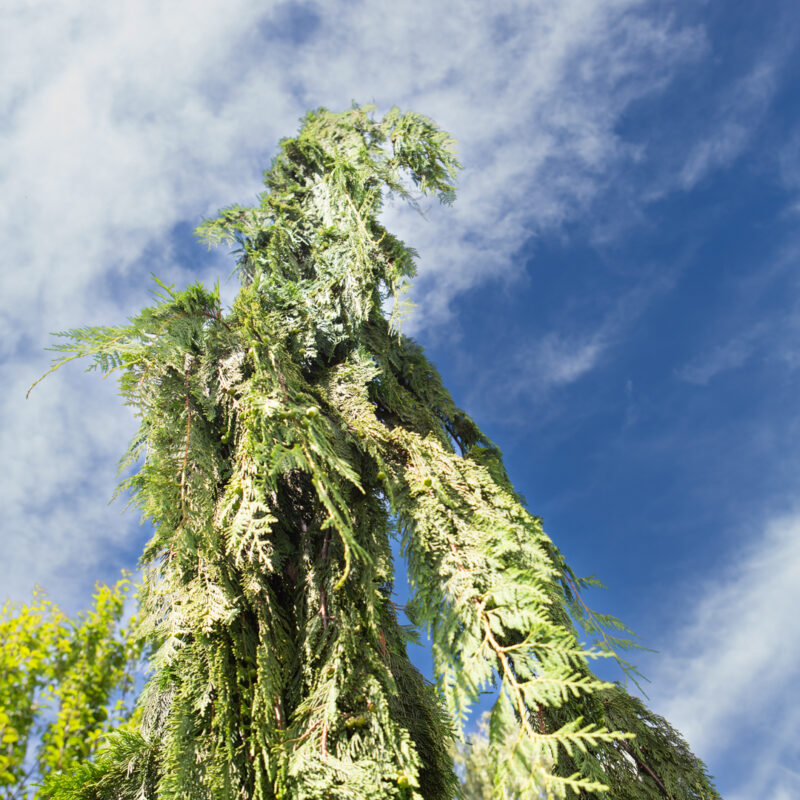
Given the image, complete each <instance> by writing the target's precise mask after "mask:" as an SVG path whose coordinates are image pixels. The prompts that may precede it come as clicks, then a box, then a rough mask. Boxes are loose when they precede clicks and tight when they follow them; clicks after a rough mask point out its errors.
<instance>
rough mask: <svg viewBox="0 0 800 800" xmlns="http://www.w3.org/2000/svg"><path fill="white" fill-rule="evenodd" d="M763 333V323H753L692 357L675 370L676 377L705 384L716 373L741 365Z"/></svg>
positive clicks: (701, 384) (688, 381)
mask: <svg viewBox="0 0 800 800" xmlns="http://www.w3.org/2000/svg"><path fill="white" fill-rule="evenodd" d="M763 333H764V326H763V325H754V326H753V327H752V328H751V329H750V330H748V331H745V332H744V333H742V334H740V335H739V336H735V337H734V338H732V339H730V340H729V341H727V342H725V343H724V344H719V345H716V346H715V347H713V348H712V349H711V350H710V351H709V352H708V353H703V354H701V355H699V356H696V357H695V358H693V359H692V360H691V361H689V362H688V363H687V364H685V365H684V366H683V367H681V368H680V369H679V370H678V371H677V375H678V377H679V378H680V379H681V380H683V381H686V382H687V383H694V384H697V385H698V386H705V385H706V384H707V383H708V382H709V381H710V380H711V379H712V378H714V377H715V376H716V375H719V374H720V373H722V372H726V371H728V370H732V369H737V368H738V367H741V366H742V365H743V364H744V363H745V362H746V361H747V360H748V359H749V358H750V356H751V355H752V354H753V352H754V351H755V349H756V348H757V347H758V345H759V338H760V337H761V336H762V335H763Z"/></svg>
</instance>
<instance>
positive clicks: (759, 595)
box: [653, 513, 800, 798]
mask: <svg viewBox="0 0 800 800" xmlns="http://www.w3.org/2000/svg"><path fill="white" fill-rule="evenodd" d="M692 595H693V596H695V597H697V602H696V603H694V604H693V605H692V606H689V607H688V608H689V609H690V610H689V612H688V613H689V614H690V616H691V620H690V621H687V622H686V624H685V625H684V626H683V627H682V628H679V629H678V630H677V631H675V632H674V633H673V634H672V635H671V636H670V638H669V639H668V640H667V641H666V643H665V644H664V646H663V647H662V652H661V654H660V655H659V658H658V661H657V662H656V663H657V668H656V670H655V672H654V674H653V689H654V694H655V695H656V696H655V698H654V705H655V707H656V708H658V709H660V711H661V712H662V713H664V714H665V716H667V718H668V719H670V720H671V721H672V722H673V723H674V724H675V725H676V726H677V727H678V728H679V729H680V730H681V731H682V732H683V733H684V734H685V735H686V737H687V739H688V740H689V742H690V743H691V744H692V746H693V748H695V749H696V751H697V752H698V753H699V754H701V755H702V756H703V757H704V758H706V759H708V760H709V761H711V762H712V763H713V762H714V761H715V760H719V761H722V760H723V759H725V758H726V757H728V758H730V761H729V762H728V763H733V762H734V759H736V758H737V757H738V758H740V759H741V758H744V759H745V761H744V762H741V763H743V764H747V765H757V767H756V768H755V769H753V770H749V773H750V774H749V776H748V777H747V779H746V780H745V785H743V786H742V787H741V789H740V790H739V793H737V794H735V795H734V796H735V797H736V798H739V797H741V798H745V797H779V796H785V797H790V796H791V797H794V796H796V793H797V790H798V788H800V776H798V775H797V774H793V773H792V772H791V770H789V769H787V767H786V765H787V764H791V763H795V764H798V763H800V747H798V745H797V741H796V736H795V735H794V733H796V731H797V726H798V725H800V712H799V711H798V710H797V709H796V708H795V707H794V705H793V704H790V706H787V703H786V700H787V697H791V696H793V695H794V687H795V686H796V684H797V681H798V679H800V617H798V614H797V609H798V608H800V513H794V514H790V515H788V516H785V517H781V518H777V519H774V520H772V521H770V522H769V523H768V524H766V525H765V527H764V529H763V530H761V531H754V532H753V535H752V536H751V537H749V540H748V541H747V542H746V543H744V544H743V545H742V546H741V547H739V548H738V549H737V550H736V551H735V553H734V556H733V558H732V559H731V562H730V563H729V564H728V567H727V568H726V569H725V570H724V571H723V572H722V573H721V575H720V576H719V577H715V578H710V579H709V580H708V581H707V582H706V584H705V585H704V586H703V587H701V588H700V590H699V591H698V590H697V589H696V588H693V590H692ZM775 725H777V726H778V728H779V729H778V730H776V729H775ZM781 729H782V730H781ZM743 731H748V735H747V737H746V740H743V738H742V736H741V734H742V732H743ZM754 734H755V735H754ZM783 734H785V735H783ZM745 741H746V744H745V743H744V742H745ZM743 746H744V747H746V749H747V752H743V750H742V748H743ZM727 796H729V797H731V795H727Z"/></svg>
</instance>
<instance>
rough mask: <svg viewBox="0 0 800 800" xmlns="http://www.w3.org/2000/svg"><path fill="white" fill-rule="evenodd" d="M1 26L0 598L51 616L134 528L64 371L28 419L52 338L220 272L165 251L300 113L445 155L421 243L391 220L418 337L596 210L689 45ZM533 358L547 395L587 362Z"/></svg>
mask: <svg viewBox="0 0 800 800" xmlns="http://www.w3.org/2000/svg"><path fill="white" fill-rule="evenodd" d="M300 11H303V13H304V14H305V21H303V19H302V18H301V17H302V15H300V16H298V14H300ZM293 15H294V23H292V17H293ZM301 23H302V25H305V26H306V27H305V29H304V30H301V29H300V28H299V27H298V25H300V24H301ZM292 24H294V28H292ZM0 25H2V28H3V30H7V31H11V32H12V33H11V34H10V35H8V36H6V37H5V39H4V45H3V48H2V50H0V72H2V75H3V81H2V85H0V148H2V152H3V156H4V157H3V161H2V165H0V179H1V180H2V182H3V203H2V205H0V251H1V252H2V253H3V262H4V263H3V269H2V271H0V297H2V298H3V314H2V315H1V316H0V359H2V362H1V363H0V373H1V374H0V378H2V381H3V386H4V395H3V399H2V406H3V414H4V426H3V431H2V434H0V445H1V446H2V453H3V458H4V460H5V463H7V464H12V465H14V466H13V468H12V469H10V470H9V472H8V474H7V475H6V476H5V480H4V482H3V486H2V489H1V490H0V491H1V492H2V501H3V503H4V506H3V510H4V520H3V542H4V549H5V553H6V559H5V560H4V562H3V565H2V566H0V587H2V588H1V589H0V594H2V595H5V594H12V595H14V596H19V595H20V594H21V593H23V594H24V590H25V587H26V586H29V585H32V584H33V583H34V582H37V581H38V582H40V583H42V584H44V585H45V586H49V587H51V588H53V589H54V590H55V591H56V592H57V598H56V599H62V600H64V599H69V597H70V591H72V592H73V593H74V592H75V591H80V592H84V593H85V590H86V587H87V585H88V583H90V582H91V577H90V576H93V575H95V574H96V575H98V577H100V576H102V577H106V578H108V579H111V578H113V577H114V576H113V568H112V567H115V566H116V563H117V562H119V561H120V560H122V559H123V556H122V555H120V553H121V552H122V550H124V545H125V537H126V536H129V535H132V534H130V528H131V525H132V520H131V519H130V518H129V519H126V520H120V518H119V516H118V514H117V510H116V509H115V508H112V509H110V510H109V509H106V507H105V500H106V498H107V497H108V495H109V494H110V489H111V483H112V480H113V478H112V477H111V475H112V472H113V466H114V464H115V461H116V456H117V455H118V454H119V453H120V452H121V450H122V449H123V442H124V440H125V439H126V438H127V436H128V433H129V432H130V431H131V428H132V423H131V420H130V418H129V416H128V413H127V412H126V411H124V410H122V409H120V408H119V407H118V405H117V402H116V401H115V400H114V399H113V398H112V397H111V393H110V391H103V392H100V393H98V392H97V388H96V387H97V384H96V383H95V382H94V381H93V380H91V379H86V380H83V381H81V380H79V379H78V377H77V375H76V374H75V373H74V371H73V372H71V373H70V374H69V376H68V377H65V378H61V377H54V378H52V379H50V380H48V381H47V382H45V384H43V385H42V386H40V387H38V389H37V390H36V393H35V394H34V397H33V399H32V400H30V401H28V402H27V403H26V402H25V401H24V399H23V397H24V389H25V388H26V387H27V385H28V384H29V383H30V382H31V381H32V380H33V379H34V378H35V377H37V375H38V374H40V373H41V372H42V371H43V369H44V368H45V366H46V360H47V359H46V356H44V355H43V354H42V353H41V348H42V347H44V346H45V345H46V344H48V343H49V342H48V333H49V332H50V331H53V330H59V329H63V328H67V327H74V326H79V325H85V324H109V323H114V322H118V321H123V320H124V319H125V318H126V317H128V316H129V315H131V314H132V313H135V311H136V310H137V309H138V308H139V307H141V306H142V305H143V304H145V303H146V302H148V299H149V298H148V294H147V291H148V289H149V286H148V283H149V277H148V273H149V272H150V271H151V270H153V271H155V272H156V273H157V274H159V276H160V277H162V278H164V279H166V280H168V281H175V282H176V283H178V284H183V283H186V282H187V281H189V280H194V279H196V278H203V279H206V280H208V279H213V277H214V276H215V273H217V272H222V274H223V275H225V274H227V271H228V268H227V267H221V266H220V264H221V259H220V258H212V259H205V260H202V261H201V262H200V263H199V264H198V265H196V267H195V268H193V269H192V268H189V267H187V266H186V265H181V264H179V263H174V262H171V261H170V259H169V256H170V252H171V243H170V235H171V233H172V232H173V230H174V229H175V227H176V226H177V225H179V224H181V223H186V222H187V221H188V222H189V223H190V224H192V223H193V222H195V221H198V219H199V217H201V216H202V215H209V214H212V213H213V212H214V211H215V210H216V209H217V208H218V207H220V206H223V205H226V204H229V203H232V202H248V201H250V200H251V199H252V198H253V196H254V195H255V194H256V192H257V191H259V188H260V170H261V169H262V168H263V167H264V166H265V161H266V160H267V158H268V156H269V154H270V153H271V152H273V149H274V147H275V144H276V142H277V140H278V139H279V138H280V137H281V136H285V135H289V134H291V133H292V132H293V131H294V130H295V129H296V120H297V118H298V117H299V116H300V115H301V114H302V113H303V111H304V110H305V108H307V107H313V106H317V105H326V106H328V107H330V108H342V107H345V106H347V105H349V104H350V102H351V100H352V99H354V98H355V99H356V100H358V101H361V102H363V101H367V102H368V101H370V100H374V101H375V102H376V103H377V104H378V106H379V108H381V109H383V108H386V107H388V106H389V105H391V104H393V103H397V104H399V105H401V106H403V107H410V108H414V109H417V110H420V111H423V112H425V113H428V114H430V115H431V116H433V117H434V118H435V119H437V121H439V122H440V124H442V125H443V126H444V127H446V128H448V129H449V130H452V131H453V132H454V133H455V134H456V135H457V136H458V138H459V139H460V142H461V145H460V148H461V149H460V152H461V156H462V159H463V161H464V163H465V166H466V171H465V173H464V177H463V181H462V184H461V200H460V202H459V203H458V204H457V205H456V206H455V208H454V209H447V210H443V211H439V210H433V211H432V212H431V214H430V220H431V222H430V223H428V224H425V223H423V222H422V221H421V220H420V219H419V217H417V216H415V215H413V214H409V213H407V212H405V211H401V210H398V209H390V210H389V211H388V212H387V216H388V217H390V224H391V225H392V226H395V227H396V228H397V230H398V232H399V233H400V234H401V235H403V236H405V238H407V240H408V241H409V242H410V243H411V244H415V245H417V246H418V248H419V249H420V251H421V253H422V262H421V279H420V289H419V292H418V293H417V299H420V298H424V304H423V308H422V309H421V314H420V315H418V319H422V314H424V315H425V318H426V319H428V320H431V319H440V320H441V319H446V318H447V314H448V307H449V303H450V300H451V299H452V297H453V296H454V295H455V294H456V293H457V292H459V291H463V290H464V289H467V288H470V287H472V286H475V285H476V284H478V283H480V282H481V281H484V280H487V279H489V278H497V277H498V276H503V275H513V274H515V273H516V272H518V271H519V269H520V265H519V264H518V262H517V261H516V260H515V255H516V253H517V252H518V251H519V250H520V248H522V247H523V245H524V244H525V243H526V241H527V240H528V239H529V238H530V237H532V236H536V235H537V234H539V233H541V232H542V231H546V230H552V229H554V228H557V227H558V226H559V225H561V224H562V223H563V222H564V221H565V220H570V219H576V218H578V217H580V216H581V215H582V214H584V213H585V212H586V210H587V209H588V208H590V207H591V205H592V203H594V202H596V201H597V198H598V197H600V196H601V194H602V192H603V188H604V186H605V185H606V184H607V183H608V182H609V181H610V180H612V179H613V178H614V176H616V175H618V174H619V171H620V169H621V168H622V167H623V166H624V165H625V164H626V163H627V162H628V160H630V159H631V158H638V157H639V151H638V150H637V148H636V147H633V146H632V145H630V144H629V143H627V142H626V141H625V140H624V139H622V138H621V137H620V136H619V134H618V133H617V123H618V121H619V119H620V116H621V115H622V114H623V113H624V111H625V109H626V108H628V106H629V105H630V103H632V102H633V101H635V100H636V99H637V98H640V97H642V96H645V95H647V94H648V93H652V92H654V91H658V90H659V89H660V88H661V87H663V86H664V85H665V84H666V83H667V82H668V81H669V80H670V78H671V76H672V75H673V74H674V73H675V71H676V70H677V69H680V68H681V66H682V65H684V64H686V63H687V62H688V61H690V60H691V59H692V58H694V57H695V56H696V55H697V53H698V52H700V51H701V50H702V48H703V46H704V44H703V35H702V32H701V31H698V30H696V29H681V28H680V27H679V26H677V25H675V24H673V23H672V22H670V21H669V20H668V19H664V18H661V17H659V16H658V15H656V14H655V13H654V12H653V13H651V8H650V6H649V5H648V4H647V3H642V2H640V0H605V2H597V0H558V1H556V0H546V2H541V1H538V2H530V3H522V4H520V3H515V2H511V1H510V0H507V1H504V2H498V3H495V4H492V6H491V7H490V6H488V5H487V4H485V3H483V2H478V0H470V1H469V2H464V1H463V0H459V1H458V2H456V0H440V1H439V2H434V3H427V4H422V3H397V2H388V0H386V2H377V1H375V2H362V3H352V4H341V3H334V2H327V3H321V4H317V5H314V4H308V5H307V6H303V7H302V8H301V7H300V6H298V5H297V4H287V3H283V4H275V3H273V4H271V5H268V6H265V5H264V4H260V3H256V2H251V1H248V0H226V2H225V3H222V2H221V0H220V1H219V2H204V3H199V4H198V3H190V2H188V0H176V2H173V3H170V4H167V5H165V4H163V3H160V2H156V0H136V2H133V0H123V1H122V2H119V3H115V4H113V6H110V5H108V4H107V3H101V2H99V0H80V2H78V0H58V1H56V0H41V1H40V2H21V1H20V0H17V2H12V3H11V4H8V3H7V4H5V5H4V6H3V10H2V11H0ZM417 325H419V322H417ZM549 342H550V344H549V346H550V352H549V354H548V353H547V352H545V350H543V351H542V353H541V359H543V361H544V362H547V363H548V364H549V365H550V367H549V368H550V369H551V370H552V374H553V380H554V381H556V382H558V381H559V380H560V381H562V382H564V381H568V380H574V379H575V378H576V377H577V376H578V375H579V374H581V372H582V371H585V370H586V369H588V368H589V367H590V366H591V364H592V363H594V360H595V359H596V358H598V357H599V354H600V352H601V351H602V347H603V345H604V343H603V341H598V342H595V343H592V341H589V342H588V343H586V342H580V341H578V340H574V339H573V338H571V337H567V338H565V339H563V340H561V339H559V338H558V337H555V338H551V339H550V340H549ZM587 345H588V349H587ZM547 346H548V345H545V349H546V347H547ZM558 370H561V371H560V372H558ZM98 509H102V510H98ZM114 554H116V555H114ZM104 570H105V571H104ZM109 573H112V574H109Z"/></svg>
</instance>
